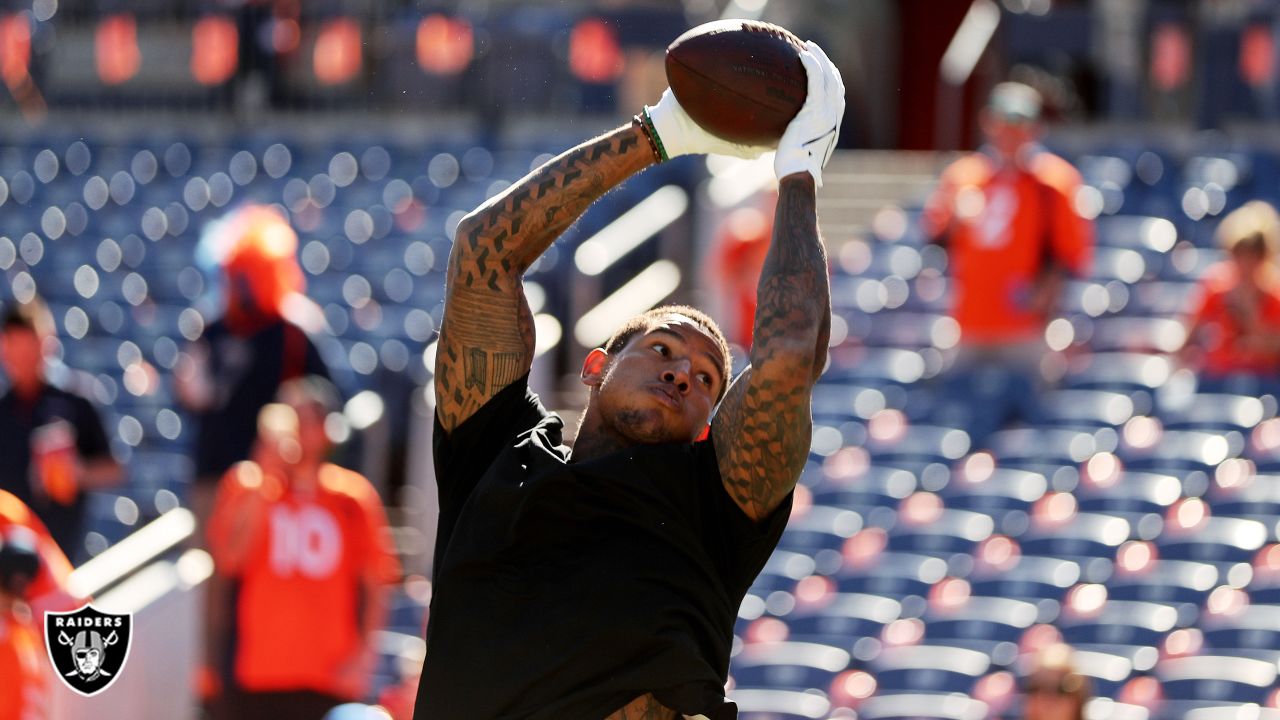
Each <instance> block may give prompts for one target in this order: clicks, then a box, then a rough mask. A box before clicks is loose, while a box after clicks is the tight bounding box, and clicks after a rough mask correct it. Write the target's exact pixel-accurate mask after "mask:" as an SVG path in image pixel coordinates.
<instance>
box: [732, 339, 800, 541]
mask: <svg viewBox="0 0 1280 720" xmlns="http://www.w3.org/2000/svg"><path fill="white" fill-rule="evenodd" d="M810 393H811V386H810V384H809V383H808V381H807V380H806V379H805V373H804V371H803V369H802V368H799V367H796V368H791V367H787V364H786V363H785V362H774V363H771V364H769V365H767V366H762V367H761V368H748V369H747V370H746V371H745V372H744V373H743V374H742V375H741V376H740V377H739V378H738V379H737V380H736V381H735V382H734V384H733V386H732V387H730V388H729V392H728V393H727V394H726V395H725V398H724V401H723V402H722V403H721V404H720V409H719V411H718V412H717V413H716V417H715V421H714V422H712V424H711V434H712V437H713V438H714V440H715V447H716V464H717V465H718V466H719V468H720V478H721V480H722V482H723V483H724V488H725V490H726V491H727V492H728V493H729V496H730V497H732V498H733V500H734V502H736V503H737V504H738V506H739V507H741V508H742V510H743V512H745V513H746V514H747V516H748V517H751V518H753V519H755V520H762V519H764V518H765V517H767V516H768V515H769V513H771V512H773V510H774V508H776V507H778V505H779V503H781V502H782V500H783V498H785V497H786V496H787V493H789V492H791V489H792V488H793V487H795V484H796V480H797V479H798V478H799V477H800V470H801V468H802V467H803V466H804V462H805V459H806V458H807V457H808V453H809V439H810V435H811V433H812V420H811V416H810V411H809V398H810Z"/></svg>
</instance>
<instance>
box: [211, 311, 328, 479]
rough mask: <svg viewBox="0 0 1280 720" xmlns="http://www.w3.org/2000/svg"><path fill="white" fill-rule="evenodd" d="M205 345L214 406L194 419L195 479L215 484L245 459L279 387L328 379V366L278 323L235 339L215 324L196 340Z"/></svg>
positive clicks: (294, 330) (298, 334)
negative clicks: (304, 377)
mask: <svg viewBox="0 0 1280 720" xmlns="http://www.w3.org/2000/svg"><path fill="white" fill-rule="evenodd" d="M198 342H203V343H205V344H207V345H208V351H209V375H210V377H211V378H212V380H213V385H214V392H215V396H214V401H213V407H212V408H210V409H209V410H208V411H206V412H204V413H202V414H200V415H199V417H198V418H197V421H198V423H199V432H198V433H197V435H196V461H195V465H196V478H197V479H198V480H201V481H206V482H214V481H217V479H218V478H220V477H222V475H223V473H225V472H226V471H227V469H228V468H230V467H231V466H232V465H234V464H236V463H237V462H240V461H241V460H244V459H246V458H248V457H249V452H250V450H251V449H252V448H253V441H254V438H256V437H257V434H258V412H259V411H260V410H262V407H263V406H264V405H266V404H267V403H269V402H271V401H273V400H275V396H276V391H277V390H278V389H279V387H280V383H281V382H282V381H284V380H288V379H290V378H295V377H299V376H302V375H321V376H323V377H326V378H328V377H329V369H328V366H326V365H325V362H324V360H323V359H322V358H321V357H320V352H319V350H317V349H316V345H315V343H314V342H312V340H311V338H310V337H309V336H308V335H307V333H306V332H304V331H303V330H301V329H299V328H298V327H297V326H296V325H293V324H291V323H289V322H287V321H284V320H279V321H277V322H273V323H271V324H270V325H267V326H266V327H264V328H262V329H261V330H258V331H257V332H255V333H253V334H251V335H238V334H236V333H234V332H232V331H231V329H230V328H228V327H227V325H226V323H225V322H223V321H221V320H219V321H216V322H213V323H210V325H209V326H208V327H207V328H206V329H205V332H204V336H203V337H202V338H201V339H200V340H199V341H198Z"/></svg>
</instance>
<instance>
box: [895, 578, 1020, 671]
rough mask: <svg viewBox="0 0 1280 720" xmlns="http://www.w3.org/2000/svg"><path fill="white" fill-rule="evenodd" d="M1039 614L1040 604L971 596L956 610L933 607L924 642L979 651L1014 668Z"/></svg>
mask: <svg viewBox="0 0 1280 720" xmlns="http://www.w3.org/2000/svg"><path fill="white" fill-rule="evenodd" d="M1039 615H1040V610H1039V608H1038V607H1037V606H1036V604H1035V603H1032V602H1028V601H1025V600H1015V599H1011V598H998V597H984V596H980V595H978V596H970V597H968V598H966V599H965V600H963V601H960V602H959V604H958V605H956V606H954V607H952V606H944V607H932V608H930V609H929V611H928V612H926V613H925V614H924V616H923V617H922V618H921V619H922V620H923V621H924V623H925V631H924V642H927V643H929V644H931V645H945V646H948V647H962V648H968V649H970V650H977V651H979V652H981V653H983V654H984V655H986V656H987V657H990V658H992V660H993V662H995V663H996V664H1000V665H1011V664H1012V663H1013V661H1014V660H1015V659H1016V657H1017V644H1018V641H1019V640H1020V639H1021V638H1022V634H1023V632H1025V631H1026V629H1027V628H1029V627H1031V625H1032V624H1033V623H1035V622H1036V620H1037V619H1038V618H1039Z"/></svg>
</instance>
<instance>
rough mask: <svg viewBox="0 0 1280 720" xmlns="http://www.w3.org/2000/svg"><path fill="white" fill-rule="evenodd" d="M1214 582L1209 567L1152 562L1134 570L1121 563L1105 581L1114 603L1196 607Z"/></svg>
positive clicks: (1213, 569)
mask: <svg viewBox="0 0 1280 720" xmlns="http://www.w3.org/2000/svg"><path fill="white" fill-rule="evenodd" d="M1218 582H1219V572H1218V569H1217V568H1216V567H1215V566H1214V565H1212V564H1209V563H1201V562H1192V561H1190V560H1153V561H1151V562H1150V563H1149V564H1147V565H1145V566H1143V567H1141V568H1140V569H1134V570H1127V569H1126V568H1124V566H1123V563H1121V564H1120V565H1119V566H1117V568H1116V572H1115V574H1114V575H1113V576H1112V577H1111V578H1109V579H1108V580H1107V594H1108V596H1109V597H1110V598H1112V599H1114V600H1142V601H1146V602H1153V603H1163V604H1168V605H1175V606H1179V607H1181V606H1186V605H1194V606H1197V607H1198V606H1200V605H1202V604H1203V603H1204V601H1205V600H1206V599H1207V598H1208V597H1209V593H1210V592H1211V591H1212V590H1213V588H1214V587H1216V586H1217V584H1218Z"/></svg>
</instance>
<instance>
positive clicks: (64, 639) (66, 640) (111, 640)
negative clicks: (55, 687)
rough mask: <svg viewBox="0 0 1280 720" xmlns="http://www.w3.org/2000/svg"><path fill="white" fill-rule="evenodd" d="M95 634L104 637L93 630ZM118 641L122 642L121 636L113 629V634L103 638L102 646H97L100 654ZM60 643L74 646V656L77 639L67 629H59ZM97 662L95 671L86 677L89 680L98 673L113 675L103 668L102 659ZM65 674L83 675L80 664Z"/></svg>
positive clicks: (72, 675) (69, 675) (107, 675)
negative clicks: (71, 636) (68, 633)
mask: <svg viewBox="0 0 1280 720" xmlns="http://www.w3.org/2000/svg"><path fill="white" fill-rule="evenodd" d="M93 635H96V636H97V637H99V638H101V637H102V636H101V635H99V634H98V633H97V632H96V631H93ZM86 639H88V638H86ZM118 642H120V636H119V635H117V634H116V631H115V630H112V631H111V634H110V635H108V636H107V637H106V638H105V639H103V640H102V647H101V648H96V649H97V650H98V652H99V654H100V655H101V654H102V651H103V650H105V649H106V648H109V647H111V646H112V645H115V644H116V643H118ZM58 643H59V644H61V645H66V646H67V647H70V648H72V654H73V656H74V653H75V648H74V647H73V646H74V645H75V641H74V640H72V639H71V638H70V637H69V636H68V635H67V631H66V630H62V631H59V633H58ZM85 649H95V648H92V647H90V648H85ZM95 664H96V666H97V667H95V668H94V671H93V673H92V674H90V675H89V676H88V677H87V678H86V679H87V680H93V679H95V678H96V677H97V676H98V675H103V676H106V677H111V673H109V672H107V671H106V670H103V669H102V663H101V660H99V661H98V662H97V663H95ZM64 676H65V677H81V675H80V668H79V665H77V666H76V667H75V668H74V669H73V670H72V671H71V672H69V673H65V675H64Z"/></svg>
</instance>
